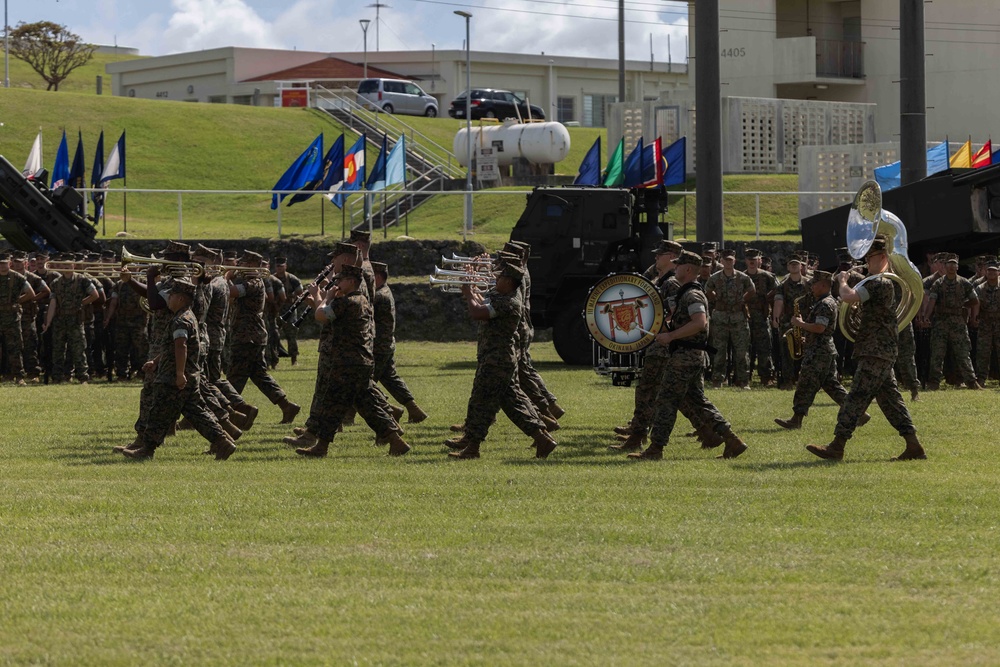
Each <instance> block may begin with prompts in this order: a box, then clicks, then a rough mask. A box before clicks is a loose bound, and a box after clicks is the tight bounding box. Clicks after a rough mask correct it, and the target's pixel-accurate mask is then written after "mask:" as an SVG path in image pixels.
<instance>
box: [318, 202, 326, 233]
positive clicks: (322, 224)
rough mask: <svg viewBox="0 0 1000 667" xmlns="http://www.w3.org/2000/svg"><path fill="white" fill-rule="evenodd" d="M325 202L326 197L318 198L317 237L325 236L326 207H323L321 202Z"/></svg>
mask: <svg viewBox="0 0 1000 667" xmlns="http://www.w3.org/2000/svg"><path fill="white" fill-rule="evenodd" d="M324 201H326V197H320V199H319V235H320V236H326V206H323V202H324Z"/></svg>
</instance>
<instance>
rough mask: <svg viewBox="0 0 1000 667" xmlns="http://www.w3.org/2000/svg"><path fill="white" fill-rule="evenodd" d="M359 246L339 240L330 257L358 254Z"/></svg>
mask: <svg viewBox="0 0 1000 667" xmlns="http://www.w3.org/2000/svg"><path fill="white" fill-rule="evenodd" d="M357 254H358V246H356V245H354V244H353V243H344V242H343V241H338V242H337V243H335V244H334V246H333V252H331V253H330V255H329V256H330V257H331V258H333V257H339V256H340V255H352V256H357Z"/></svg>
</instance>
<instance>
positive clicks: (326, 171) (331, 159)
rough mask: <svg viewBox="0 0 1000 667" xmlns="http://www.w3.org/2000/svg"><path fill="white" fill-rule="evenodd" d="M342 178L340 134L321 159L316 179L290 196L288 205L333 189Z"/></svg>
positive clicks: (342, 165) (341, 138)
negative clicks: (301, 190)
mask: <svg viewBox="0 0 1000 667" xmlns="http://www.w3.org/2000/svg"><path fill="white" fill-rule="evenodd" d="M343 178H344V135H343V134H341V135H340V136H339V137H337V140H336V141H335V142H333V145H332V146H330V150H328V151H327V152H326V156H325V157H324V158H323V167H322V169H320V172H319V174H318V175H317V177H316V178H315V179H314V180H313V181H311V182H310V183H307V184H306V186H305V187H303V188H302V189H303V190H304V192H300V193H298V194H295V195H292V198H291V199H289V200H288V205H289V206H291V205H292V204H298V203H299V202H300V201H305V200H307V199H309V198H310V197H312V196H313V195H314V194H316V193H317V192H320V191H323V190H326V191H330V190H332V189H333V184H334V183H339V182H340V181H341V180H343Z"/></svg>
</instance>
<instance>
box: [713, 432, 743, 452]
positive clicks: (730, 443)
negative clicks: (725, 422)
mask: <svg viewBox="0 0 1000 667" xmlns="http://www.w3.org/2000/svg"><path fill="white" fill-rule="evenodd" d="M722 441H723V442H725V443H726V448H725V449H724V450H722V453H721V454H719V456H717V457H716V458H720V459H735V458H736V457H737V456H739V455H740V454H742V453H743V452H745V451H746V450H747V449H749V447H747V444H746V443H745V442H743V441H742V440H741V439H740V436H738V435H736V434H735V433H733V430H732V429H729V430H728V431H727V432H726V433H725V434H724V435H723V436H722Z"/></svg>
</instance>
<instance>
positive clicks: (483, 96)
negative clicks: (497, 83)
mask: <svg viewBox="0 0 1000 667" xmlns="http://www.w3.org/2000/svg"><path fill="white" fill-rule="evenodd" d="M465 98H466V93H465V92H462V93H461V94H460V95H459V96H458V97H456V98H455V99H454V100H452V102H451V106H450V107H449V108H448V115H449V116H451V117H452V118H465V108H466V106H467V104H466V99H465ZM518 112H520V114H521V119H522V120H528V115H529V114H528V103H527V102H526V101H524V100H523V99H521V98H520V97H518V96H517V95H515V94H514V93H512V92H510V91H509V90H495V89H493V88H473V89H472V120H478V119H480V118H499V119H501V120H503V119H504V118H517V117H518ZM530 115H531V118H533V119H537V120H545V112H544V111H542V108H541V107H536V106H535V105H534V104H532V105H531V114H530Z"/></svg>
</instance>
